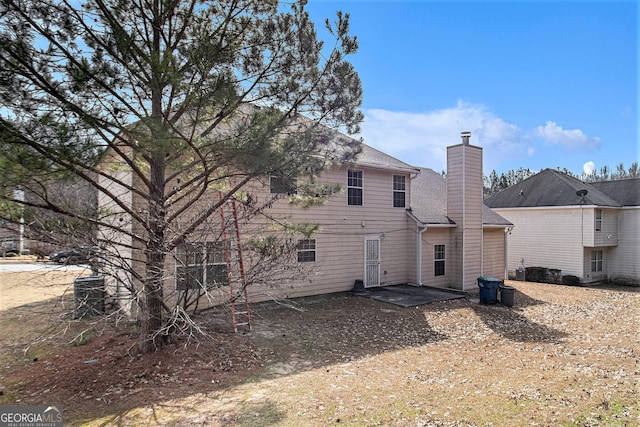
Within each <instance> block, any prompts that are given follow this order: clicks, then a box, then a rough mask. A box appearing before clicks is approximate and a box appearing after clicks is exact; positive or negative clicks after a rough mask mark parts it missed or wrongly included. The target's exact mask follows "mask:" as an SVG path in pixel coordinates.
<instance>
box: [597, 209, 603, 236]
mask: <svg viewBox="0 0 640 427" xmlns="http://www.w3.org/2000/svg"><path fill="white" fill-rule="evenodd" d="M601 230H602V209H596V231H601Z"/></svg>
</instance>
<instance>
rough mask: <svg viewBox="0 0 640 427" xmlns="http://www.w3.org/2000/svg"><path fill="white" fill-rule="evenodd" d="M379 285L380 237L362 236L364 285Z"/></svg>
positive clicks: (367, 286)
mask: <svg viewBox="0 0 640 427" xmlns="http://www.w3.org/2000/svg"><path fill="white" fill-rule="evenodd" d="M373 286H380V237H378V236H375V237H365V238H364V287H365V288H370V287H373Z"/></svg>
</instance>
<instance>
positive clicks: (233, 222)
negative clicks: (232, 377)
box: [219, 193, 251, 332]
mask: <svg viewBox="0 0 640 427" xmlns="http://www.w3.org/2000/svg"><path fill="white" fill-rule="evenodd" d="M219 194H220V200H222V199H223V196H222V193H219ZM225 207H226V208H227V209H229V208H230V209H231V215H230V217H229V216H228V215H225ZM220 219H221V225H222V238H223V239H224V256H225V261H226V263H227V280H228V282H229V298H230V302H231V316H232V317H233V330H234V331H235V332H238V326H246V327H247V328H248V329H249V330H251V311H250V309H249V298H247V281H246V277H245V274H244V262H243V259H242V244H241V242H240V227H239V226H238V211H237V209H236V201H235V199H229V200H227V201H226V202H224V203H223V204H222V205H221V206H220ZM229 227H232V230H228V228H229Z"/></svg>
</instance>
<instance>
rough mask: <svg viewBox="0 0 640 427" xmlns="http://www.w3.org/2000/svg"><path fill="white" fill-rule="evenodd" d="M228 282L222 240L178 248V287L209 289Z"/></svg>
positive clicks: (180, 288) (182, 288)
mask: <svg viewBox="0 0 640 427" xmlns="http://www.w3.org/2000/svg"><path fill="white" fill-rule="evenodd" d="M227 284H228V276H227V263H226V261H225V257H224V244H223V243H222V242H205V243H198V244H185V245H180V246H178V247H177V248H176V289H178V290H187V289H198V288H203V289H207V288H213V287H219V286H223V285H227Z"/></svg>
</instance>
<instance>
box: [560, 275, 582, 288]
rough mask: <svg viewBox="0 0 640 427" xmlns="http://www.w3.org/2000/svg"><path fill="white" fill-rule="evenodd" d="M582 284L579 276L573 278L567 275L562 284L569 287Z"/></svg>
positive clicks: (563, 277)
mask: <svg viewBox="0 0 640 427" xmlns="http://www.w3.org/2000/svg"><path fill="white" fill-rule="evenodd" d="M580 283H581V281H580V278H579V277H578V276H573V275H571V274H567V275H564V276H562V284H563V285H569V286H576V285H579V284H580Z"/></svg>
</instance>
